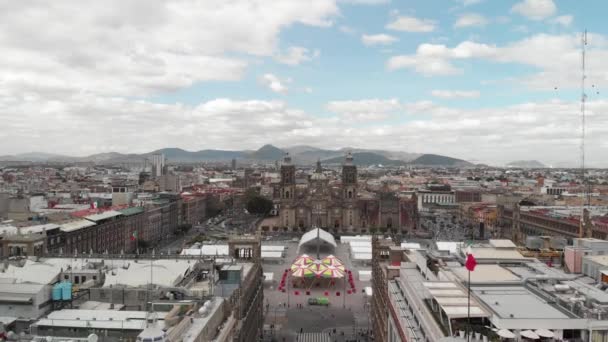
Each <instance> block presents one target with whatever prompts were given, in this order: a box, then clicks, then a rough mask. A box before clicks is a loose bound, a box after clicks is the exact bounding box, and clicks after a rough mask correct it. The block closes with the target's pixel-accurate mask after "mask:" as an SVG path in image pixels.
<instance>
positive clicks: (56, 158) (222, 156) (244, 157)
mask: <svg viewBox="0 0 608 342" xmlns="http://www.w3.org/2000/svg"><path fill="white" fill-rule="evenodd" d="M347 152H351V153H352V154H353V158H354V162H355V164H356V165H378V164H381V165H395V166H397V165H407V164H412V165H429V166H471V165H473V164H471V163H469V162H467V161H464V160H461V159H456V158H451V157H446V156H440V155H434V154H419V153H408V152H399V151H386V150H371V149H361V148H351V147H344V148H341V149H337V150H329V149H322V148H317V147H313V146H306V145H299V146H292V147H286V148H278V147H276V146H273V145H270V144H267V145H264V146H262V147H261V148H259V149H257V150H240V151H231V150H212V149H208V150H200V151H194V152H192V151H186V150H183V149H180V148H163V149H160V150H156V151H152V152H148V153H143V154H132V153H129V154H123V153H118V152H108V153H99V154H93V155H90V156H86V157H72V156H66V155H59V154H50V153H40V152H32V153H23V154H17V155H7V156H0V161H31V162H92V163H96V164H104V163H105V164H111V163H126V162H142V161H144V160H146V159H150V156H151V155H152V154H157V153H162V154H164V155H165V158H167V161H168V162H171V163H198V162H228V161H230V160H232V159H237V160H239V161H240V162H274V161H277V160H281V159H282V158H283V156H284V155H285V154H286V153H289V154H290V155H291V156H292V159H293V160H294V162H295V163H296V164H302V165H312V164H314V163H315V162H316V161H317V160H321V161H322V162H323V163H326V164H340V163H342V162H343V161H344V156H345V154H346V153H347Z"/></svg>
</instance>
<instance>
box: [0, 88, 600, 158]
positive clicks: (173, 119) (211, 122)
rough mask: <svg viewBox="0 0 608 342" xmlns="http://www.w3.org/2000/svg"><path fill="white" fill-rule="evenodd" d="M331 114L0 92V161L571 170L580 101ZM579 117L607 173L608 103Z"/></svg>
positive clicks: (374, 107)
mask: <svg viewBox="0 0 608 342" xmlns="http://www.w3.org/2000/svg"><path fill="white" fill-rule="evenodd" d="M328 106H329V104H328ZM331 108H332V109H334V110H336V112H334V113H336V115H335V116H329V117H320V116H316V115H313V114H310V113H307V112H305V111H303V110H300V109H297V108H293V107H291V106H289V105H287V104H286V103H285V102H283V101H276V100H271V101H267V100H257V99H250V100H234V99H229V98H217V99H212V100H209V101H206V102H203V103H201V104H200V105H196V106H189V105H182V104H158V103H152V102H149V101H141V100H140V101H136V100H129V99H124V98H110V97H99V96H95V95H92V94H87V93H79V94H73V95H72V96H70V97H69V98H67V99H65V100H64V101H61V102H58V101H53V100H48V99H45V98H43V97H40V96H34V95H33V94H29V95H27V96H26V95H23V94H15V93H9V92H6V91H5V90H3V92H2V93H1V95H0V113H3V121H2V124H3V129H2V130H0V152H1V153H0V154H5V153H6V154H9V153H21V152H28V151H42V152H54V153H65V154H72V155H88V154H93V153H100V152H110V151H118V152H125V153H126V152H130V153H145V152H149V151H152V150H154V149H158V148H163V147H167V146H176V147H180V148H184V149H188V150H192V151H196V150H200V149H205V148H218V149H252V148H255V147H258V146H262V145H263V144H266V143H273V144H275V145H277V146H293V145H297V144H310V143H311V142H314V144H315V145H316V146H319V147H325V148H339V147H344V146H355V147H365V148H372V149H401V150H406V151H410V152H423V153H439V154H444V155H449V156H453V157H461V158H468V157H470V156H471V151H475V158H476V159H479V160H482V161H485V162H502V163H505V162H509V161H512V160H520V159H539V160H541V161H542V162H544V163H557V162H566V163H570V165H574V166H576V165H577V164H578V148H579V133H580V132H579V130H578V127H580V115H579V114H578V113H579V103H578V101H571V102H566V101H560V100H549V101H544V102H537V103H535V102H524V103H519V104H515V105H510V106H504V107H503V106H497V107H496V106H493V107H482V108H477V109H475V108H473V109H471V108H468V107H467V108H458V107H448V106H441V105H438V104H435V103H433V102H431V101H418V102H412V103H402V102H400V101H399V100H398V99H367V100H352V101H334V104H333V106H331ZM587 108H588V116H587V133H588V135H587V137H588V140H587V146H588V149H587V159H588V161H589V164H590V165H592V164H593V165H601V164H602V163H604V166H608V165H606V164H605V163H606V162H605V160H604V159H605V158H604V156H605V155H606V153H608V151H607V150H606V148H607V147H608V146H605V145H603V144H604V143H605V136H606V134H608V116H606V115H602V113H607V112H608V101H605V100H590V101H589V102H588V107H587ZM402 111H403V112H404V114H406V115H417V116H412V117H411V118H410V120H407V121H405V122H397V123H395V121H394V120H391V121H390V122H389V121H386V120H385V119H379V120H378V119H376V118H374V115H375V116H376V117H380V118H382V117H384V118H393V117H394V116H395V115H396V113H400V112H402ZM41 114H42V115H41ZM418 114H419V115H418ZM244 118H245V119H244ZM349 118H352V119H349ZM108 127H111V131H110V130H109V129H107V128H108ZM108 132H111V134H110V133H108ZM201 132H205V134H201ZM66 137H69V139H67V138H66ZM396 146H397V147H396ZM531 146H533V147H534V148H531ZM496 151H501V153H499V154H497V153H496Z"/></svg>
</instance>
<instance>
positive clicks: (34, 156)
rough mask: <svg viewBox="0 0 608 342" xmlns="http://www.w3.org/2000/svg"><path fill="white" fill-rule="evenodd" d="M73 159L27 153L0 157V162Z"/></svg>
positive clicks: (55, 155) (47, 154)
mask: <svg viewBox="0 0 608 342" xmlns="http://www.w3.org/2000/svg"><path fill="white" fill-rule="evenodd" d="M71 159H74V157H69V156H64V155H60V154H53V153H44V152H28V153H20V154H15V155H6V156H0V160H11V161H13V160H23V161H33V162H37V161H48V160H71Z"/></svg>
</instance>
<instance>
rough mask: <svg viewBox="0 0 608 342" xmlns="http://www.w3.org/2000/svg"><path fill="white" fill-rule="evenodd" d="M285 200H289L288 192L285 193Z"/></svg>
mask: <svg viewBox="0 0 608 342" xmlns="http://www.w3.org/2000/svg"><path fill="white" fill-rule="evenodd" d="M285 198H289V190H287V191H285Z"/></svg>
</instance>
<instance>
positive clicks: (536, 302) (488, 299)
mask: <svg viewBox="0 0 608 342" xmlns="http://www.w3.org/2000/svg"><path fill="white" fill-rule="evenodd" d="M471 291H473V293H474V294H475V296H476V297H477V298H478V299H479V301H481V302H483V303H484V304H485V305H486V306H487V307H489V308H490V309H491V310H492V311H493V312H494V313H495V314H496V315H497V316H498V317H500V318H505V319H509V318H516V319H522V318H524V319H568V318H571V317H569V316H568V315H566V314H565V313H563V312H562V311H560V310H558V309H557V308H555V307H554V306H552V305H551V304H549V303H547V302H546V301H544V300H543V299H541V298H540V297H538V296H536V295H535V294H534V293H532V292H531V291H530V290H528V289H526V288H525V287H523V286H471Z"/></svg>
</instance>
